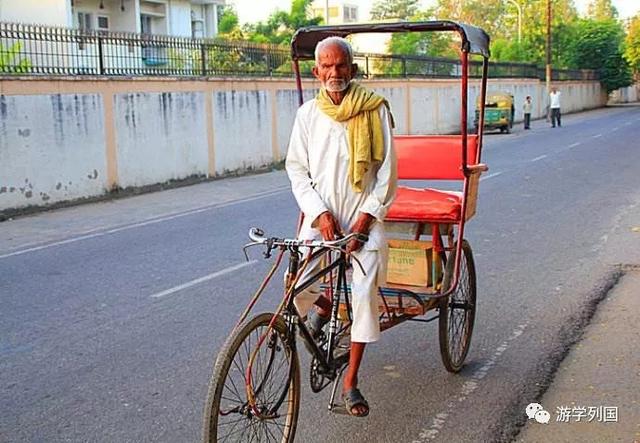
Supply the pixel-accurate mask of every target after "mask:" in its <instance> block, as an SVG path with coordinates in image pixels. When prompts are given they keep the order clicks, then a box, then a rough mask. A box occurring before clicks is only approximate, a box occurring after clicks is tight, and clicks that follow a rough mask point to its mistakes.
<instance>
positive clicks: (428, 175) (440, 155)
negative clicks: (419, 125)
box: [393, 134, 479, 180]
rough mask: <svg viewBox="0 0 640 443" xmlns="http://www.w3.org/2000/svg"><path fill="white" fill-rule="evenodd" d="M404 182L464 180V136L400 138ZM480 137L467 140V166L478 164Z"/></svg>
mask: <svg viewBox="0 0 640 443" xmlns="http://www.w3.org/2000/svg"><path fill="white" fill-rule="evenodd" d="M393 142H394V146H395V150H396V156H397V158H398V178H399V179H401V180H462V179H464V175H463V174H462V136H461V135H396V136H394V137H393ZM477 153H478V136H477V135H475V134H474V135H468V136H467V165H475V164H477V163H478V160H479V159H478V158H477Z"/></svg>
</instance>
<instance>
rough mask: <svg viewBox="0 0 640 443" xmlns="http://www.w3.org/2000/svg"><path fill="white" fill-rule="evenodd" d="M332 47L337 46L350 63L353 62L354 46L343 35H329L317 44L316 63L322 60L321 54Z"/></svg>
mask: <svg viewBox="0 0 640 443" xmlns="http://www.w3.org/2000/svg"><path fill="white" fill-rule="evenodd" d="M330 47H337V48H339V50H341V51H342V53H343V54H344V55H345V56H346V57H347V60H348V61H349V64H351V63H353V48H351V44H350V43H349V42H348V41H347V40H346V39H344V38H342V37H327V38H325V39H324V40H321V41H320V42H319V43H318V44H317V45H316V50H315V59H316V65H317V64H318V62H319V61H320V55H321V54H322V53H323V52H325V51H327V50H328V49H329V48H330Z"/></svg>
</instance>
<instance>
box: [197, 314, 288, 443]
mask: <svg viewBox="0 0 640 443" xmlns="http://www.w3.org/2000/svg"><path fill="white" fill-rule="evenodd" d="M272 318H273V314H271V313H264V314H260V315H257V316H256V317H254V318H252V319H251V320H249V321H247V322H245V323H244V324H243V325H242V326H240V327H239V328H237V329H236V331H235V332H234V333H233V334H232V335H231V337H229V338H228V339H227V341H226V342H225V344H224V346H223V347H222V350H221V351H220V353H219V354H218V358H217V359H216V363H215V367H214V371H213V376H212V378H211V381H210V383H209V390H208V393H207V402H206V407H205V412H204V420H203V433H202V437H203V441H204V442H206V443H210V442H211V443H213V442H218V441H227V440H228V439H231V440H232V441H253V440H255V441H261V440H262V438H263V437H264V438H265V439H266V440H268V441H278V442H282V443H285V442H292V441H293V440H294V437H295V433H296V426H297V422H298V411H299V409H300V364H299V361H298V354H297V351H296V348H295V343H292V340H291V338H290V333H289V331H288V328H287V325H286V323H285V321H284V319H283V318H282V317H278V319H277V320H276V322H275V324H274V326H273V329H272V330H271V331H270V332H268V334H269V335H268V336H267V338H266V339H265V341H264V343H263V344H262V346H261V347H260V349H259V351H258V353H257V355H256V358H255V361H254V364H253V366H252V380H253V384H252V386H253V390H254V394H255V408H256V409H257V410H258V411H259V413H260V414H262V417H259V416H257V415H256V414H255V410H254V409H252V408H251V407H250V406H249V404H248V403H249V402H248V401H247V393H246V389H245V386H246V383H245V374H246V371H247V366H248V363H249V357H250V355H251V353H252V352H253V350H254V349H255V347H256V344H257V343H258V340H259V339H260V337H261V336H262V335H263V334H264V333H265V332H267V329H268V326H269V323H270V322H271V319H272Z"/></svg>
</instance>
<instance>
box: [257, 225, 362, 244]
mask: <svg viewBox="0 0 640 443" xmlns="http://www.w3.org/2000/svg"><path fill="white" fill-rule="evenodd" d="M249 238H250V239H251V240H252V241H253V243H254V244H259V245H261V244H266V245H268V246H269V247H270V248H274V247H278V246H285V247H300V246H306V247H311V248H331V249H337V248H342V247H344V246H346V245H347V243H349V242H350V241H351V240H354V239H356V240H359V241H361V242H363V243H364V242H366V241H367V240H368V239H369V236H368V235H366V234H362V233H360V232H352V233H350V234H348V235H346V236H344V237H341V238H338V239H336V240H300V239H297V238H276V237H265V235H264V231H263V230H262V229H260V228H251V229H249Z"/></svg>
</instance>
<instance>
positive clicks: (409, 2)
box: [371, 0, 418, 20]
mask: <svg viewBox="0 0 640 443" xmlns="http://www.w3.org/2000/svg"><path fill="white" fill-rule="evenodd" d="M417 12H418V0H377V1H376V2H375V3H374V4H373V7H372V8H371V19H372V20H390V19H396V20H408V19H409V18H411V17H412V16H414V15H416V14H417Z"/></svg>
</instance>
